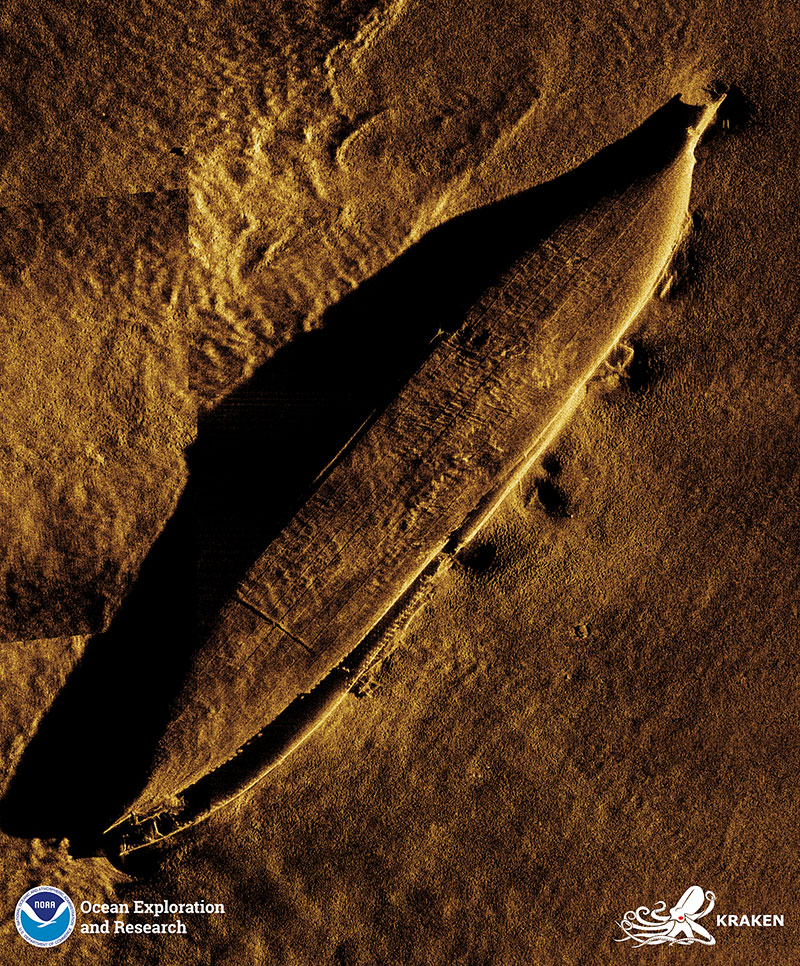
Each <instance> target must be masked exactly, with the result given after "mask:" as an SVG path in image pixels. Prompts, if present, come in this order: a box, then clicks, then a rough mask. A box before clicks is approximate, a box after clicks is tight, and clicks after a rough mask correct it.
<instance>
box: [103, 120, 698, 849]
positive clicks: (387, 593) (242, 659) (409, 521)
mask: <svg viewBox="0 0 800 966" xmlns="http://www.w3.org/2000/svg"><path fill="white" fill-rule="evenodd" d="M716 106H717V105H716V103H714V104H711V105H710V106H707V107H704V108H697V107H691V106H688V105H684V104H682V103H678V104H677V106H674V107H673V110H672V112H671V114H670V118H669V121H668V123H670V124H672V125H673V127H674V131H673V132H672V134H673V136H672V137H671V138H670V139H668V143H669V145H670V146H669V149H668V150H666V151H665V152H664V153H663V156H660V157H658V158H655V159H653V158H647V159H643V164H642V166H641V170H640V171H639V172H638V173H637V172H636V171H634V173H633V175H632V176H631V177H630V178H628V179H627V180H626V181H625V183H623V184H622V185H620V186H618V187H617V188H616V189H615V190H613V191H611V192H610V193H607V194H605V195H603V196H602V197H600V198H598V199H596V200H595V201H594V203H593V204H591V205H589V206H588V207H585V208H584V209H583V210H582V211H581V212H580V213H579V214H577V215H573V216H571V217H569V218H568V219H567V220H565V221H564V222H563V223H562V224H561V225H559V226H558V227H557V228H556V229H555V230H554V231H553V232H552V233H551V234H549V235H548V237H547V238H545V239H544V240H543V241H540V242H539V243H537V244H536V245H535V246H534V247H532V248H531V249H529V250H526V251H524V252H520V253H518V257H517V259H516V261H515V262H514V263H513V264H512V265H511V266H510V268H509V269H508V270H507V271H506V272H505V273H504V274H503V276H502V277H501V278H499V279H498V280H497V282H496V284H494V285H493V286H492V287H491V288H490V289H489V290H487V291H486V292H485V293H484V294H483V295H482V297H481V298H480V299H479V301H478V302H477V303H476V304H475V305H474V306H473V307H472V309H471V310H470V311H469V313H468V315H467V317H466V319H465V321H464V324H463V325H462V326H461V327H460V328H459V329H458V330H457V331H456V332H453V333H451V334H448V335H445V336H444V337H443V338H441V339H440V341H438V343H437V344H436V345H435V348H433V349H432V351H431V352H430V355H429V356H428V357H427V359H426V360H425V361H424V362H423V363H422V365H421V366H420V367H419V368H418V369H417V371H416V372H415V373H414V375H413V376H412V377H411V378H410V380H409V381H408V382H407V383H406V385H405V386H404V387H403V388H402V390H401V391H400V392H399V394H398V395H397V396H396V397H395V398H394V400H393V401H392V402H391V403H390V404H389V405H388V406H387V407H386V408H385V409H384V410H383V411H382V412H381V413H380V414H379V415H377V416H376V417H374V418H373V419H372V421H371V422H370V423H369V424H368V425H367V426H365V427H364V428H363V430H362V431H361V433H360V434H359V435H358V437H357V438H356V439H355V440H354V441H353V442H352V443H351V445H350V446H349V447H348V448H347V449H346V450H345V451H344V452H343V453H342V454H341V455H340V457H339V458H338V459H337V461H336V462H335V463H334V465H333V466H332V467H330V468H329V470H328V471H327V473H326V474H325V476H324V477H323V478H322V479H321V480H320V481H319V482H318V484H317V486H316V489H315V490H314V491H313V492H312V493H311V495H310V496H309V498H308V499H307V501H306V502H305V503H304V504H303V505H302V507H301V508H300V509H299V511H298V512H297V513H296V515H295V516H294V518H293V519H292V520H291V521H290V522H289V524H288V526H286V527H285V528H284V529H283V531H282V532H281V533H280V534H279V535H278V536H277V537H276V538H275V539H274V540H273V541H272V542H271V543H270V545H269V546H268V547H267V548H266V550H265V551H264V552H263V554H262V555H261V557H260V558H259V559H258V561H257V562H256V563H255V565H254V566H253V567H252V569H251V570H250V572H249V573H248V574H247V576H246V578H245V579H244V580H243V581H242V582H241V583H240V585H239V587H238V589H237V591H236V593H235V595H234V597H233V598H232V599H231V600H230V601H229V602H228V604H227V605H226V606H225V607H224V609H223V610H222V612H221V613H220V614H219V618H218V620H217V622H216V625H215V628H214V630H213V632H212V633H211V635H210V636H209V638H208V640H207V642H206V644H205V646H204V647H203V648H202V649H201V650H200V652H199V653H198V654H197V656H196V660H195V663H194V666H193V668H192V670H191V672H190V674H189V676H188V678H187V680H186V683H185V686H184V688H183V690H182V692H181V694H180V695H179V698H178V700H177V702H176V704H175V707H174V713H173V716H172V719H171V723H170V725H169V727H168V729H167V731H166V733H165V734H164V737H163V740H162V741H161V743H160V746H159V748H158V752H157V756H156V760H155V762H154V768H153V771H152V775H151V778H150V780H149V782H148V783H147V785H146V787H145V788H144V790H143V791H142V793H141V794H140V796H139V798H138V799H137V801H136V802H134V803H133V805H132V806H131V808H130V810H129V811H128V812H127V814H126V815H125V816H124V817H123V818H122V819H121V820H120V821H119V822H118V823H116V825H115V826H114V827H113V829H114V832H113V834H114V835H116V836H117V837H118V839H119V842H118V847H119V848H120V850H121V851H122V852H123V853H125V852H127V851H131V850H134V849H136V848H139V847H141V846H143V845H147V844H150V843H152V842H155V841H158V840H160V839H162V838H164V837H167V836H169V835H171V834H173V833H174V832H175V831H178V830H180V829H181V828H184V827H186V826H187V825H191V824H193V823H194V822H196V821H198V820H199V819H202V818H203V817H205V816H206V815H208V814H210V813H211V812H212V811H214V810H215V809H216V808H218V807H220V806H221V805H224V804H225V803H226V802H228V801H230V800H231V799H232V798H234V797H235V796H236V795H238V794H240V793H241V792H242V791H243V790H245V789H247V788H248V787H251V786H252V785H253V784H255V783H256V782H257V781H259V780H260V779H261V778H263V776H264V775H265V774H266V773H267V772H268V771H269V770H270V769H271V768H273V767H274V766H275V764H277V763H278V762H279V761H281V760H282V759H283V758H285V756H286V755H287V754H289V753H290V752H291V751H292V750H293V749H294V748H295V747H296V746H297V745H298V744H299V743H300V742H302V740H303V739H304V738H305V737H306V736H307V735H308V734H310V733H311V731H313V729H314V728H315V727H316V726H317V725H318V724H319V722H320V721H321V720H323V719H324V717H325V716H326V715H327V714H328V713H330V711H331V710H332V709H333V708H335V706H336V705H337V704H338V702H339V701H341V700H342V698H343V697H344V695H346V693H347V690H348V688H350V687H351V686H352V684H353V683H354V681H355V680H357V678H358V676H359V675H360V674H362V673H363V671H364V670H365V668H367V667H368V666H369V664H370V663H371V662H372V661H373V660H374V659H375V657H376V656H377V655H378V654H379V653H380V651H381V648H382V647H384V646H385V642H386V641H387V640H388V639H390V638H391V636H392V634H393V633H395V632H396V631H397V629H398V627H400V626H402V623H403V621H404V620H405V619H406V618H407V617H408V616H409V614H411V613H413V612H414V610H415V608H416V607H417V606H418V604H419V602H420V600H421V599H423V597H424V594H425V591H426V588H427V587H428V586H429V585H430V584H431V582H432V581H434V580H435V579H436V576H437V575H438V574H439V573H440V572H441V570H442V569H443V568H446V567H447V566H448V564H449V561H450V559H451V558H452V555H453V554H454V553H456V552H457V551H458V549H459V548H460V547H462V546H463V545H464V544H466V543H467V542H468V541H469V540H470V539H471V538H472V537H473V536H474V534H475V533H476V532H477V531H478V530H479V529H480V527H481V526H482V524H483V523H484V522H485V521H486V520H487V519H488V517H489V516H490V515H491V513H492V512H493V511H494V509H495V508H496V507H497V506H498V505H499V504H500V502H501V501H502V499H503V497H504V496H505V494H506V493H507V492H508V490H509V489H510V487H512V486H513V485H514V483H515V482H516V481H517V480H518V479H519V478H520V476H521V475H522V474H524V473H525V471H526V469H527V468H528V467H529V466H530V464H531V463H532V462H533V461H534V460H535V459H537V457H538V456H539V455H540V454H541V452H542V451H543V449H544V448H545V447H546V446H547V445H548V443H549V442H550V441H551V439H552V438H553V436H554V435H555V433H556V432H557V430H558V428H559V427H560V425H561V424H562V423H563V421H564V420H565V419H566V418H567V417H568V415H569V414H570V413H571V412H572V411H573V410H574V407H575V406H576V405H577V404H578V403H579V402H580V400H581V398H582V397H583V395H584V392H585V385H586V383H587V381H588V380H589V378H590V377H591V375H592V374H593V372H594V371H595V369H596V368H597V366H598V365H599V364H601V363H602V361H603V360H604V358H605V357H606V356H607V354H608V353H609V351H610V350H611V349H612V348H613V346H614V345H615V343H616V342H617V341H618V340H619V339H620V337H621V336H622V335H623V334H624V333H625V331H626V330H627V329H628V328H629V327H630V325H631V324H632V322H633V321H634V320H635V319H636V317H637V315H638V314H639V313H640V311H641V309H642V307H643V306H644V305H645V304H646V303H647V301H648V300H649V299H650V298H651V296H652V294H653V291H654V289H655V287H656V285H657V284H658V282H659V280H660V279H661V277H662V276H663V274H664V271H665V269H666V267H667V266H668V265H669V263H670V260H671V258H672V255H673V253H674V251H675V249H676V247H677V246H678V244H679V243H680V241H681V239H682V237H683V235H684V232H685V229H686V224H687V216H688V203H689V195H690V189H691V180H692V172H693V168H694V164H695V158H694V147H695V145H696V143H697V140H698V138H699V136H700V134H701V132H702V131H703V130H704V129H705V127H706V126H707V125H708V123H709V122H710V120H711V118H712V117H713V115H714V112H715V110H716ZM665 143H666V142H665Z"/></svg>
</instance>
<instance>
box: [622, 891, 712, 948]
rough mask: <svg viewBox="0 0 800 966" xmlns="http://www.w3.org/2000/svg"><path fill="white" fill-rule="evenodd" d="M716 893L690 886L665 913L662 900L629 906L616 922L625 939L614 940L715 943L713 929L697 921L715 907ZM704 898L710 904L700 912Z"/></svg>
mask: <svg viewBox="0 0 800 966" xmlns="http://www.w3.org/2000/svg"><path fill="white" fill-rule="evenodd" d="M715 901H716V896H715V895H714V893H713V892H710V891H709V892H703V890H702V889H701V888H700V886H696V885H693V886H690V887H689V888H688V889H687V890H686V892H684V894H683V895H682V896H681V897H680V900H679V901H678V902H677V903H676V904H675V905H674V906H673V907H672V908H671V909H670V910H669V913H668V914H665V909H666V908H667V904H666V902H664V901H663V900H662V901H661V902H659V903H657V904H656V905H655V906H653V908H652V910H650V909H648V908H647V906H639V908H638V909H630V910H629V911H628V912H626V913H625V915H624V916H623V917H622V922H618V923H617V925H618V926H619V928H620V929H621V930H622V931H623V932H624V933H625V937H624V938H623V939H615V940H614V942H617V943H624V942H627V941H628V940H629V939H632V940H633V941H634V943H635V945H636V947H637V948H638V947H639V946H660V945H661V944H662V943H668V944H669V945H671V946H672V945H676V946H691V945H692V944H693V943H700V945H701V946H713V945H714V944H715V943H716V940H715V939H714V937H713V936H712V935H711V933H710V932H709V931H708V930H707V929H706V928H705V927H704V926H701V925H700V923H699V922H698V921H697V920H698V919H702V918H703V916H707V915H708V914H709V912H711V910H712V909H713V908H714V902H715ZM704 902H707V903H708V905H707V906H706V907H705V909H703V910H702V912H701V907H702V905H703V903H704Z"/></svg>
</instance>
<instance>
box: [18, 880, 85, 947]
mask: <svg viewBox="0 0 800 966" xmlns="http://www.w3.org/2000/svg"><path fill="white" fill-rule="evenodd" d="M14 921H15V922H16V924H17V931H18V932H19V934H20V936H22V938H23V939H24V940H25V942H27V943H30V944H31V946H42V947H45V948H46V947H48V946H58V945H60V944H61V943H63V942H64V940H65V939H66V938H67V936H69V934H70V933H71V932H72V930H73V929H74V928H75V906H74V905H73V904H72V899H70V897H69V896H68V895H67V894H66V892H62V891H61V890H60V889H56V888H54V887H53V886H36V888H35V889H30V890H29V891H28V892H26V893H25V895H24V896H23V897H22V898H21V899H20V900H19V902H18V903H17V909H16V912H15V914H14Z"/></svg>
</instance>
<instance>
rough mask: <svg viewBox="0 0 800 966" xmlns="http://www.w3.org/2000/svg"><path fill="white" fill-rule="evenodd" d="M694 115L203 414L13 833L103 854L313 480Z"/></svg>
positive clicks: (542, 193)
mask: <svg viewBox="0 0 800 966" xmlns="http://www.w3.org/2000/svg"><path fill="white" fill-rule="evenodd" d="M690 119H691V117H690V109H688V108H687V107H686V106H685V105H682V104H681V103H680V102H678V101H677V100H673V101H670V102H669V103H668V104H666V105H665V106H664V107H663V108H661V109H660V110H659V111H657V112H656V113H655V114H654V115H653V116H652V117H651V118H649V119H648V121H647V122H645V124H644V125H643V126H642V127H640V128H639V129H638V130H637V131H635V132H634V133H633V134H631V135H629V136H627V137H626V138H624V139H623V140H621V141H619V142H617V143H616V144H614V145H613V146H612V147H610V148H608V149H606V150H605V151H603V152H601V153H600V154H598V155H596V156H595V157H594V158H593V159H592V160H590V161H588V162H587V163H585V164H583V165H581V166H580V167H579V168H577V169H576V170H575V171H573V172H571V173H569V174H567V175H565V176H563V177H561V178H558V179H556V180H555V181H553V182H550V183H548V184H546V185H542V186H540V187H537V188H533V189H531V190H529V191H526V192H524V193H522V194H519V195H516V196H514V197H511V198H508V199H506V200H503V201H500V202H498V203H496V204H493V205H491V206H488V207H486V208H482V209H480V210H477V211H473V212H469V213H467V214H465V215H462V216H459V217H458V218H455V219H453V220H451V221H450V222H448V223H447V224H445V225H443V226H442V227H440V228H438V229H435V230H433V231H431V232H430V233H429V234H428V235H426V236H425V237H424V238H423V239H422V240H421V241H420V242H419V243H418V244H416V245H415V246H413V247H412V248H411V249H409V250H408V251H407V252H406V253H405V254H404V255H402V256H401V257H400V258H398V259H397V260H396V261H395V262H394V263H393V264H392V265H390V266H389V267H388V268H387V269H385V270H384V271H382V272H380V273H379V274H378V275H376V276H375V277H374V278H373V279H371V280H369V281H367V282H365V283H364V284H363V285H361V286H360V287H359V288H358V289H357V290H356V291H355V292H354V293H352V294H351V295H350V296H348V297H346V298H345V299H343V300H342V301H341V302H340V303H339V304H338V305H337V306H335V307H334V308H333V309H331V310H330V311H329V312H328V313H327V316H326V318H325V320H324V327H323V328H322V330H321V331H319V332H316V333H313V334H308V335H304V336H302V337H300V338H298V339H297V340H296V341H295V343H293V344H292V345H290V346H289V347H287V348H285V349H283V350H282V351H280V352H278V353H277V354H276V355H275V356H274V357H273V358H272V359H271V360H270V361H269V362H268V363H266V364H265V365H264V366H263V367H262V368H261V369H260V370H259V371H258V372H257V373H256V374H255V375H254V376H253V378H252V379H251V380H250V381H249V382H248V383H247V384H246V385H244V386H242V387H241V388H239V389H237V390H236V391H235V392H233V393H232V394H231V395H230V396H229V397H227V398H226V400H225V401H223V402H222V403H221V404H220V405H219V406H218V407H217V408H216V409H215V410H214V411H213V412H210V413H208V414H205V415H204V416H203V417H202V418H201V420H200V424H199V430H198V437H197V441H196V443H195V444H194V445H193V446H192V447H191V450H190V452H189V453H188V464H189V469H190V476H189V482H188V484H187V487H186V489H185V491H184V494H183V496H182V498H181V500H180V502H179V505H178V508H177V510H176V512H175V514H174V516H173V518H172V519H171V520H170V522H169V523H168V525H167V526H166V527H165V529H164V531H163V532H162V534H161V536H160V537H159V539H158V540H157V541H156V542H155V543H154V544H153V547H152V548H151V551H150V553H149V555H148V557H147V559H146V561H145V563H144V565H143V567H142V569H141V572H140V575H139V578H138V580H137V583H136V586H135V588H134V589H133V591H132V592H131V593H130V594H129V596H128V598H127V599H126V601H125V603H124V605H123V606H122V607H121V608H120V610H119V611H118V613H117V614H116V616H115V617H114V619H113V621H112V623H111V624H110V626H109V627H108V629H107V630H106V631H105V632H103V633H101V634H98V635H96V636H94V637H93V638H92V639H91V640H90V642H89V643H88V645H87V648H86V651H85V653H84V655H83V658H82V660H81V662H80V664H79V665H78V667H77V668H76V669H75V671H74V672H73V674H72V675H71V676H70V678H69V680H68V681H67V683H66V685H65V686H64V687H63V689H62V691H61V692H60V694H59V695H58V697H57V698H56V700H55V701H54V702H53V705H52V707H51V709H50V710H49V712H48V713H47V715H46V716H45V718H44V719H43V721H42V722H41V725H40V727H39V729H38V731H37V733H36V735H35V736H34V738H33V739H32V741H31V742H30V744H29V746H28V748H27V750H26V752H25V754H24V756H23V758H22V760H21V762H20V764H19V767H18V768H17V770H16V773H15V775H14V777H13V779H12V781H11V784H10V787H9V789H8V792H7V794H6V795H5V797H4V799H3V800H2V802H0V828H2V830H3V832H5V833H6V834H9V835H14V836H24V837H34V836H35V837H39V838H54V837H57V838H62V837H68V838H69V839H70V843H71V846H70V847H71V851H72V853H73V854H74V855H87V854H95V853H96V852H98V851H99V850H100V849H101V845H100V841H101V839H100V835H101V833H102V831H103V829H104V828H105V827H106V826H107V825H109V824H110V823H111V822H112V821H113V820H115V819H116V818H118V817H119V816H120V814H122V812H123V810H124V809H125V807H126V806H127V805H128V804H129V803H130V802H131V801H132V800H133V799H134V798H135V796H136V795H137V793H138V792H139V791H140V790H141V788H142V787H143V785H144V784H145V781H146V779H147V775H148V773H149V768H150V764H151V760H152V755H153V751H154V748H155V744H156V742H157V741H158V739H159V737H160V736H161V734H162V733H163V731H164V728H165V725H166V723H167V720H168V716H169V711H170V705H171V702H172V701H173V700H174V698H175V695H176V693H177V690H178V689H179V687H180V685H181V682H182V681H183V679H184V677H185V675H186V672H187V668H188V664H189V662H190V659H191V656H192V654H193V652H194V651H195V649H196V647H197V646H198V643H199V642H200V641H201V640H202V636H203V632H204V628H205V626H206V625H207V623H208V622H209V620H210V619H211V618H212V617H213V615H214V613H215V612H216V611H217V610H218V608H219V606H220V605H221V604H222V602H223V601H224V600H225V599H226V598H227V597H228V596H229V595H230V594H231V592H232V590H233V588H234V587H235V585H236V583H237V582H238V581H239V580H240V579H241V577H242V576H243V575H244V573H245V572H246V570H247V569H248V567H249V566H250V565H251V564H252V563H253V561H254V560H255V559H256V557H257V556H258V555H259V554H260V553H261V552H262V551H263V549H264V547H265V546H266V544H267V543H268V542H269V540H270V539H271V538H272V536H274V535H275V534H276V533H277V532H279V530H280V528H281V527H282V526H283V525H284V524H285V522H286V520H287V519H288V518H289V517H290V516H291V514H292V513H293V512H294V509H295V508H296V506H297V505H298V503H299V502H301V501H302V498H303V495H304V494H305V493H306V492H307V491H308V489H309V487H311V486H312V485H313V481H314V478H315V476H316V475H317V474H318V473H319V472H320V470H322V469H323V468H324V467H325V465H326V464H327V463H328V462H329V461H330V460H331V459H332V458H333V457H335V455H336V454H337V452H339V450H340V449H341V447H342V445H343V444H345V443H346V442H347V440H348V439H349V438H350V437H351V436H352V434H353V433H354V431H356V430H357V429H358V427H359V426H361V425H362V423H363V422H364V421H365V420H367V419H368V418H369V416H370V414H371V413H373V412H374V411H376V410H378V411H379V410H380V409H381V407H382V406H384V405H385V404H386V402H387V401H388V400H389V399H390V398H391V397H392V396H393V395H394V394H395V393H396V391H397V389H398V387H399V386H400V385H401V384H402V383H403V382H404V381H405V380H406V379H407V378H408V376H409V375H410V373H411V372H412V371H413V370H414V368H415V367H416V366H418V365H419V363H420V362H421V360H422V359H423V358H424V357H425V356H426V355H427V354H428V353H429V352H430V351H431V348H432V345H433V344H434V343H435V341H436V340H437V339H438V338H440V337H441V335H442V334H443V333H445V332H448V331H452V330H454V329H456V328H457V327H458V326H459V325H460V324H461V323H462V321H463V319H464V316H465V314H466V312H467V310H468V308H469V306H470V305H471V304H472V303H473V302H474V301H475V300H476V298H477V296H478V295H479V294H480V293H481V291H482V290H484V289H485V288H486V287H487V286H488V285H490V284H491V283H492V282H493V281H495V280H497V279H498V278H499V277H500V276H501V275H502V273H503V271H504V269H506V268H507V267H508V266H509V265H510V263H511V262H512V261H514V260H515V259H516V258H518V257H519V256H520V255H521V254H522V253H523V252H524V251H526V250H529V249H532V248H533V247H535V246H536V244H537V243H538V242H539V241H540V240H541V239H542V238H543V237H545V236H546V235H547V234H549V233H550V232H551V231H552V230H553V228H554V227H555V226H556V225H557V224H558V223H559V222H561V221H562V220H563V219H564V218H565V217H567V216H569V215H570V214H572V213H574V212H576V211H578V210H581V209H583V208H584V207H586V206H587V205H588V204H590V203H591V202H592V201H593V200H594V199H596V198H599V197H600V196H602V195H606V194H609V193H612V192H613V191H615V190H619V189H621V188H623V187H625V186H626V185H627V184H628V183H630V181H631V180H632V179H633V178H635V177H641V176H642V175H643V174H645V173H647V172H648V170H650V169H655V168H656V167H658V166H659V165H660V164H662V163H663V161H664V158H665V156H667V155H668V154H669V153H670V152H671V151H672V150H673V149H674V147H675V143H676V141H678V140H680V139H681V138H682V136H683V132H684V129H685V126H686V123H687V120H690Z"/></svg>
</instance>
